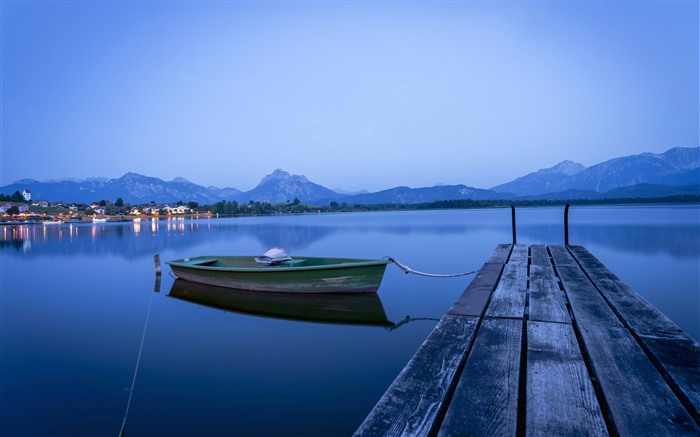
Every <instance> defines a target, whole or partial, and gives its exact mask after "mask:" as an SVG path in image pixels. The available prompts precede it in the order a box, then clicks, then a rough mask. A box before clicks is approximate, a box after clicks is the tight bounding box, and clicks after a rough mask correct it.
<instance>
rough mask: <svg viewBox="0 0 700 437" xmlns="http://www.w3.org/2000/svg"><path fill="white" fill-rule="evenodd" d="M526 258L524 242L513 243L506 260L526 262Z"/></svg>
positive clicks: (526, 251) (526, 248)
mask: <svg viewBox="0 0 700 437" xmlns="http://www.w3.org/2000/svg"><path fill="white" fill-rule="evenodd" d="M527 258H528V247H527V245H526V244H514V245H513V250H512V251H511V252H510V258H508V262H509V263H512V262H522V261H525V262H527Z"/></svg>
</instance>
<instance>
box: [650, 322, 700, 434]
mask: <svg viewBox="0 0 700 437" xmlns="http://www.w3.org/2000/svg"><path fill="white" fill-rule="evenodd" d="M641 340H642V342H643V344H644V346H645V347H646V348H647V349H648V350H649V351H650V352H651V353H652V354H653V355H654V358H655V360H656V361H657V362H658V364H659V365H660V366H661V367H662V368H663V369H664V371H665V372H667V373H668V375H669V377H670V378H671V380H672V381H673V383H674V384H675V385H676V387H677V390H680V392H681V393H682V394H681V396H683V397H684V398H685V399H684V400H683V401H684V402H686V403H687V407H686V409H688V410H689V412H690V415H691V416H693V419H694V420H695V423H700V344H698V342H697V341H695V339H693V338H690V337H688V336H685V335H684V336H683V337H678V338H666V337H647V336H645V337H641Z"/></svg>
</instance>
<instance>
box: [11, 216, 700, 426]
mask: <svg viewBox="0 0 700 437" xmlns="http://www.w3.org/2000/svg"><path fill="white" fill-rule="evenodd" d="M569 219H570V243H571V244H581V245H584V246H586V247H587V248H588V249H589V250H590V251H591V252H592V253H593V254H594V255H595V256H597V257H598V258H599V259H601V260H602V261H603V262H604V263H606V264H607V265H608V266H609V267H610V269H611V270H612V271H613V272H615V273H616V274H617V275H618V276H620V277H621V278H622V279H623V280H624V281H625V282H626V283H627V284H629V285H630V286H631V287H632V288H633V289H635V290H636V291H637V292H638V293H640V294H641V295H642V296H644V297H645V298H646V299H647V300H649V301H650V302H651V303H652V304H653V305H655V306H656V307H657V308H659V309H660V310H661V311H662V312H664V313H665V314H666V315H667V316H669V317H670V318H671V319H672V320H673V321H674V322H676V323H677V324H678V325H679V326H680V327H681V328H682V329H684V330H685V331H686V332H688V333H689V334H690V335H692V336H693V337H695V338H696V339H700V321H699V319H700V207H699V206H697V205H694V206H670V207H669V206H666V207H663V206H652V207H644V206H640V207H636V206H635V207H572V209H571V211H570V214H569ZM517 220H518V229H517V235H518V242H519V243H528V244H532V243H552V244H563V239H564V237H563V225H562V222H563V209H562V208H532V209H519V210H518V212H517ZM510 241H511V228H510V210H509V209H488V210H459V211H420V212H417V211H416V212H413V211H409V212H380V213H346V214H322V215H318V214H307V215H298V216H276V217H251V218H231V219H211V220H208V219H199V220H190V219H187V220H170V221H160V222H150V221H144V222H141V223H107V224H80V225H61V226H56V225H53V226H41V225H39V226H18V227H10V226H3V227H1V228H0V263H1V264H0V273H1V278H2V279H0V298H1V300H0V304H1V307H0V311H1V314H0V315H1V322H0V323H1V328H2V330H1V337H2V346H1V347H2V351H1V352H2V355H1V357H0V358H1V360H2V363H1V372H2V373H1V374H0V377H1V379H0V382H1V384H2V390H1V392H0V393H1V394H0V396H2V397H1V404H0V410H1V414H2V417H1V418H0V419H1V420H0V427H1V429H0V435H2V436H34V435H47V436H49V435H50V436H64V435H65V436H81V435H85V436H102V435H108V436H110V435H111V436H115V435H117V434H118V433H119V431H120V429H121V425H122V422H123V419H124V415H125V411H126V408H127V402H128V401H129V390H130V387H131V386H132V382H134V381H135V382H134V384H135V385H134V390H133V393H132V396H131V403H130V407H129V414H128V418H127V425H126V434H125V435H127V436H158V435H162V436H174V435H182V436H188V435H191V436H202V435H275V436H283V435H304V436H309V435H321V436H334V435H350V434H352V432H353V431H354V430H355V429H356V428H357V426H358V425H359V424H360V423H361V422H362V420H363V419H364V418H365V416H366V415H367V414H368V413H369V411H370V410H371V408H372V407H373V406H374V404H375V403H376V401H377V400H378V399H379V398H380V397H381V395H382V394H383V393H384V391H385V390H386V388H387V387H388V386H389V385H390V384H391V382H392V381H393V380H394V378H395V377H396V376H397V374H398V373H399V372H400V371H401V369H402V368H403V367H404V365H405V364H406V363H407V362H408V360H409V359H410V358H411V356H412V355H413V354H414V353H415V351H416V350H417V349H418V347H419V346H420V345H421V343H422V342H423V341H424V340H425V338H426V337H427V336H428V335H429V334H430V332H431V330H432V329H433V328H434V326H435V324H436V323H437V319H439V318H440V317H441V316H442V315H443V314H444V313H445V312H446V311H447V310H449V308H450V307H451V306H452V304H453V303H454V302H455V301H456V300H457V298H458V297H459V296H460V294H461V293H462V291H463V290H464V288H465V287H466V286H467V285H468V283H469V281H470V277H467V278H464V277H462V278H450V279H433V278H425V277H419V276H415V275H405V274H403V272H401V271H400V270H399V269H398V268H397V267H396V266H391V265H390V266H388V268H387V271H386V274H385V276H384V280H383V282H382V285H381V287H380V289H379V292H378V295H377V296H378V299H376V300H373V301H370V302H367V303H364V304H363V305H365V306H367V307H369V310H371V311H374V314H375V317H377V323H376V324H374V325H362V324H359V325H358V324H353V323H320V322H314V321H308V320H294V319H285V318H279V317H275V316H274V315H270V314H268V315H266V316H260V315H253V314H247V313H243V312H236V311H233V310H230V309H229V310H225V309H222V308H217V307H215V306H207V305H203V304H200V303H196V302H192V301H187V300H183V299H181V298H177V297H174V296H173V295H174V294H176V293H177V291H178V287H180V288H182V286H181V283H180V281H178V283H175V282H174V279H173V278H172V277H171V276H169V275H168V272H169V268H168V267H167V265H164V266H163V267H164V269H163V270H164V274H163V276H162V281H161V283H160V291H159V292H157V293H156V292H154V287H155V286H156V284H155V274H154V266H153V255H154V254H160V256H161V259H162V260H163V261H166V260H170V259H176V258H183V257H190V256H196V255H204V254H209V255H225V254H240V255H248V254H249V255H259V254H262V253H263V252H265V251H266V250H267V249H269V248H270V247H272V246H283V247H285V248H286V249H287V251H288V252H289V253H290V254H291V255H292V256H303V255H306V256H329V257H336V256H337V257H357V258H380V257H382V256H385V255H389V256H392V257H395V258H396V259H398V260H400V261H402V262H403V263H404V264H407V265H409V266H411V267H413V268H414V269H416V270H421V271H425V272H432V273H455V272H464V271H468V270H473V269H476V268H479V267H480V266H481V265H482V264H483V263H484V261H485V260H486V259H487V258H488V256H489V255H490V254H491V252H492V251H493V249H494V248H495V246H496V245H497V244H498V243H508V242H510ZM185 288H186V287H185ZM234 304H235V302H234ZM311 316H313V317H318V316H319V315H318V314H311ZM321 316H323V315H321ZM406 316H410V317H411V318H416V319H418V320H415V321H412V322H410V323H407V324H403V325H401V326H399V327H396V326H395V324H398V323H399V322H401V321H402V320H403V319H405V318H406ZM362 321H364V322H367V320H365V319H363V320H362ZM380 322H384V324H382V323H380ZM144 328H145V330H144ZM144 332H145V335H144ZM142 339H143V349H142V353H141V354H140V355H139V350H140V346H141V342H142ZM139 356H140V359H139ZM137 360H138V373H137V375H136V378H135V379H134V370H135V368H136V366H137Z"/></svg>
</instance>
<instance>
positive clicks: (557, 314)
mask: <svg viewBox="0 0 700 437" xmlns="http://www.w3.org/2000/svg"><path fill="white" fill-rule="evenodd" d="M533 253H534V251H533ZM529 302H530V320H537V321H543V322H558V323H571V318H570V317H569V310H568V309H567V307H566V299H565V297H564V292H563V291H562V290H560V289H559V281H558V280H557V277H556V276H555V275H554V269H553V268H552V266H551V264H550V265H537V264H532V265H531V266H530V300H529Z"/></svg>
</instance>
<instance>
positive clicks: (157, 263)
mask: <svg viewBox="0 0 700 437" xmlns="http://www.w3.org/2000/svg"><path fill="white" fill-rule="evenodd" d="M153 264H154V265H155V267H156V275H160V255H158V254H155V255H153Z"/></svg>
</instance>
